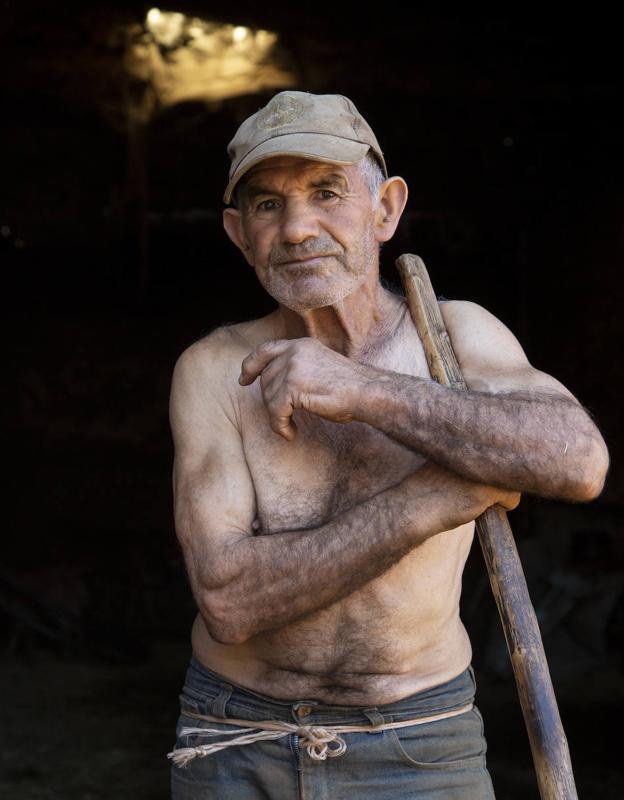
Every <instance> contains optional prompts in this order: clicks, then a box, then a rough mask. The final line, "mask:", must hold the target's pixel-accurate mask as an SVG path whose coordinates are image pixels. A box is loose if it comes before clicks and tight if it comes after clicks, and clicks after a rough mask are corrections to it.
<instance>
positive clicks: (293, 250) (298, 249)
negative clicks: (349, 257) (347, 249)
mask: <svg viewBox="0 0 624 800" xmlns="http://www.w3.org/2000/svg"><path fill="white" fill-rule="evenodd" d="M338 254H340V255H342V247H341V246H340V245H339V244H338V242H336V241H335V240H334V239H327V238H322V239H306V240H305V242H301V244H293V245H277V246H276V247H274V248H273V249H272V250H271V254H270V257H269V260H270V262H271V264H276V263H280V262H282V261H290V260H291V259H298V258H307V257H308V256H310V255H318V256H325V255H328V256H329V255H331V256H335V255H338Z"/></svg>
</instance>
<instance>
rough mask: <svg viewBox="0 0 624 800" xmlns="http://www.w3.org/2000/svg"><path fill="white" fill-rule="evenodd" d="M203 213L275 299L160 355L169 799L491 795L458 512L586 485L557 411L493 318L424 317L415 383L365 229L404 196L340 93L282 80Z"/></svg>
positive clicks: (589, 445)
mask: <svg viewBox="0 0 624 800" xmlns="http://www.w3.org/2000/svg"><path fill="white" fill-rule="evenodd" d="M229 153H230V156H231V159H232V166H231V170H230V181H229V184H228V186H227V189H226V192H225V201H226V203H231V204H232V205H231V207H229V208H227V209H226V210H225V211H224V218H223V219H224V226H225V230H226V232H227V234H228V236H229V237H230V239H231V240H232V241H233V242H234V243H235V244H236V246H237V247H238V248H239V249H240V251H241V252H242V254H243V256H244V257H245V259H246V260H247V262H248V264H249V265H250V266H251V267H252V268H253V269H254V270H255V272H256V275H257V277H258V280H259V281H260V283H261V284H262V285H263V286H264V288H265V289H266V290H267V292H269V294H270V295H271V296H272V297H274V298H275V300H276V301H277V308H276V310H275V311H274V312H273V313H271V314H269V315H268V316H266V317H263V318H262V319H257V320H253V321H251V322H244V323H241V324H237V325H229V326H226V327H222V328H219V329H218V330H216V331H214V332H213V333H212V334H210V335H209V336H207V337H205V338H203V339H202V340H200V341H199V342H197V343H196V344H194V345H192V346H191V347H190V348H189V349H188V350H187V351H186V352H185V353H184V354H183V355H182V356H181V358H180V360H179V362H178V364H177V366H176V369H175V373H174V379H173V387H172V398H171V421H172V429H173V435H174V440H175V448H176V458H175V480H174V485H175V516H176V526H177V533H178V536H179V540H180V543H181V546H182V549H183V552H184V556H185V560H186V564H187V568H188V574H189V579H190V583H191V586H192V589H193V593H194V597H195V600H196V602H197V606H198V610H199V613H198V614H197V617H196V620H195V623H194V626H193V631H192V647H193V657H192V660H191V664H190V666H189V669H188V672H187V677H186V683H185V686H184V689H183V692H182V695H181V708H182V714H181V717H180V721H179V725H178V731H177V733H178V740H177V743H176V749H175V750H174V751H173V753H172V754H170V755H171V756H172V758H173V760H174V764H173V766H172V786H173V793H174V797H175V798H178V799H180V798H183V799H184V800H186V799H187V798H189V799H190V798H199V797H202V798H203V797H210V798H226V797H227V798H229V799H230V800H234V799H236V800H250V799H251V798H280V799H281V798H283V799H284V800H287V799H290V798H297V797H300V798H326V799H327V800H329V798H331V799H332V800H337V798H343V797H349V798H359V797H362V798H364V797H366V798H375V800H385V799H386V798H421V799H422V800H424V799H425V798H427V800H431V798H440V799H441V798H462V799H463V800H467V799H469V800H476V798H492V797H493V791H492V785H491V781H490V778H489V775H488V773H487V770H486V765H485V741H484V738H483V728H482V720H481V717H480V715H479V712H478V710H477V708H476V707H475V706H474V705H473V698H474V693H475V684H474V674H473V672H472V668H471V666H470V662H471V647H470V642H469V640H468V636H467V634H466V631H465V629H464V626H463V625H462V622H461V620H460V617H459V596H460V589H461V576H462V570H463V567H464V563H465V560H466V557H467V555H468V551H469V549H470V545H471V542H472V538H473V529H474V522H473V520H474V519H475V518H476V517H477V516H479V515H480V514H481V513H482V512H483V511H484V510H485V509H487V508H488V507H489V506H491V505H493V504H495V503H501V504H502V505H503V506H505V507H506V508H508V509H510V508H513V507H515V505H516V504H517V502H518V499H519V493H521V492H532V493H535V494H539V495H542V496H545V497H555V498H562V499H566V500H573V501H584V500H591V499H592V498H594V497H596V496H597V495H598V494H599V492H600V491H601V488H602V485H603V482H604V476H605V472H606V469H607V463H608V456H607V452H606V448H605V445H604V442H603V440H602V438H601V436H600V434H599V432H598V430H597V429H596V427H595V426H594V424H593V423H592V421H591V420H590V418H589V417H588V415H587V414H586V413H585V411H584V410H583V408H582V407H581V406H580V405H579V403H578V402H577V401H576V400H575V399H574V397H573V396H572V395H571V394H570V392H569V391H568V390H567V389H566V388H565V387H564V386H562V385H561V384H560V383H559V382H558V381H556V380H555V379H554V378H552V377H550V376H548V375H546V374H544V373H542V372H539V371H537V370H536V369H534V368H533V367H532V366H531V365H530V364H529V363H528V361H527V359H526V356H525V355H524V353H523V351H522V348H521V347H520V345H519V344H518V342H517V340H516V339H515V338H514V336H513V335H512V334H511V333H510V331H509V330H507V329H506V328H505V326H504V325H502V323H500V322H499V321H498V320H497V319H496V318H495V317H493V316H492V315H491V314H489V313H488V312H487V311H486V310H484V309H483V308H481V307H479V306H477V305H475V304H473V303H468V302H456V301H452V302H445V303H443V304H442V312H443V315H444V319H445V322H446V325H447V327H448V331H449V334H450V336H451V338H452V341H453V345H454V348H455V351H456V353H457V356H458V359H459V362H460V365H461V367H462V369H463V372H464V375H465V377H466V380H467V382H468V385H469V391H467V392H460V391H456V390H453V389H450V388H446V387H442V386H440V385H438V384H436V383H434V382H433V381H432V380H431V377H430V375H429V371H428V368H427V364H426V361H425V357H424V353H423V348H422V345H421V342H420V339H419V337H418V334H417V333H416V331H415V329H414V327H413V324H412V321H411V318H410V315H409V312H408V309H407V306H406V303H405V299H404V298H403V297H401V296H398V295H395V294H392V293H390V292H388V291H387V290H385V289H384V288H383V287H382V286H381V284H380V282H379V247H380V244H381V243H382V242H385V241H388V240H389V239H390V238H391V236H392V235H393V233H394V231H395V230H396V227H397V224H398V222H399V219H400V216H401V213H402V211H403V209H404V207H405V203H406V200H407V187H406V184H405V182H404V181H403V179H402V178H399V177H387V172H386V166H385V162H384V158H383V155H382V152H381V150H380V147H379V144H378V142H377V140H376V138H375V136H374V134H373V132H372V130H371V129H370V127H369V126H368V125H367V123H366V122H365V121H364V119H363V118H362V116H361V115H360V114H359V113H358V111H357V109H356V108H355V106H354V105H353V103H352V102H351V101H349V100H348V99H347V98H345V97H342V96H334V95H320V96H315V95H312V94H306V93H302V92H282V93H280V94H278V95H276V96H275V97H274V98H273V99H272V100H271V101H270V102H269V104H268V105H267V106H266V107H265V108H263V109H262V110H260V111H259V112H258V113H256V114H254V115H253V116H252V117H250V118H249V119H248V120H246V121H245V122H244V123H243V124H242V125H241V127H240V129H239V130H238V132H237V133H236V136H235V137H234V139H233V140H232V142H231V143H230V147H229Z"/></svg>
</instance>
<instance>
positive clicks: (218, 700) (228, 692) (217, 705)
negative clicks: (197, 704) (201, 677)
mask: <svg viewBox="0 0 624 800" xmlns="http://www.w3.org/2000/svg"><path fill="white" fill-rule="evenodd" d="M233 691H234V690H233V689H232V687H231V686H230V684H229V683H220V684H219V694H218V695H217V696H216V697H215V699H214V700H213V701H212V712H211V713H212V714H214V716H215V717H221V719H225V705H226V703H227V702H228V701H229V699H230V697H231V696H232V692H233Z"/></svg>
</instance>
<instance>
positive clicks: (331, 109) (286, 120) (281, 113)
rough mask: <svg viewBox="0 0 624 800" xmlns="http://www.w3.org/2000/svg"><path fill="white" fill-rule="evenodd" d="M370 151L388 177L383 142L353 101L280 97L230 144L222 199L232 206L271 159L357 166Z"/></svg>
mask: <svg viewBox="0 0 624 800" xmlns="http://www.w3.org/2000/svg"><path fill="white" fill-rule="evenodd" d="M369 150H372V151H373V153H374V154H375V156H376V157H377V160H378V161H379V165H380V167H381V168H382V170H383V172H384V175H385V176H386V178H387V177H388V170H387V168H386V162H385V161H384V157H383V154H382V152H381V148H380V147H379V142H378V141H377V139H376V138H375V134H374V133H373V131H372V129H371V127H370V125H369V124H368V123H367V122H366V120H365V119H364V117H363V116H362V115H361V114H360V113H359V111H358V110H357V108H356V107H355V106H354V105H353V103H352V102H351V100H349V99H348V98H347V97H343V96H342V95H340V94H310V93H309V92H280V93H279V94H276V95H275V97H273V98H272V99H271V100H270V101H269V102H268V104H267V105H266V106H265V107H264V108H261V109H260V111H257V112H256V113H255V114H252V116H251V117H249V118H248V119H246V120H245V121H244V122H243V124H242V125H241V126H240V128H239V129H238V130H237V131H236V135H235V136H234V138H233V139H232V141H231V142H230V143H229V145H228V155H229V156H230V159H231V161H232V166H231V167H230V180H229V183H228V185H227V188H226V190H225V194H224V195H223V200H224V201H225V202H226V203H229V202H230V200H231V198H232V192H233V191H234V187H235V186H236V184H237V183H238V181H239V180H240V179H241V178H242V177H243V175H244V174H245V173H246V172H248V171H249V170H250V169H251V168H252V167H254V166H255V165H256V164H259V163H260V162H261V161H264V160H265V159H267V158H273V157H274V156H301V157H302V158H310V159H312V160H314V161H326V162H328V163H330V164H353V163H354V162H355V161H359V160H360V159H361V158H364V156H365V155H366V153H368V151H369Z"/></svg>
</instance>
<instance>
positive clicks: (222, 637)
mask: <svg viewBox="0 0 624 800" xmlns="http://www.w3.org/2000/svg"><path fill="white" fill-rule="evenodd" d="M198 606H199V613H200V614H201V616H202V618H203V620H204V623H205V625H206V628H207V629H208V633H209V634H210V637H211V638H212V639H214V640H215V641H216V642H219V644H242V643H243V642H246V641H247V639H249V638H250V637H251V633H250V630H249V625H248V621H247V620H246V619H245V618H244V615H243V613H242V608H241V604H240V603H236V604H235V603H233V602H232V600H231V598H230V596H229V592H227V590H225V589H218V590H215V589H211V590H207V589H203V590H202V591H201V592H200V594H199V597H198Z"/></svg>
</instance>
